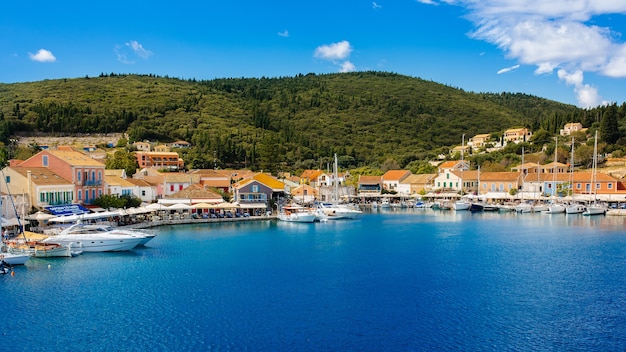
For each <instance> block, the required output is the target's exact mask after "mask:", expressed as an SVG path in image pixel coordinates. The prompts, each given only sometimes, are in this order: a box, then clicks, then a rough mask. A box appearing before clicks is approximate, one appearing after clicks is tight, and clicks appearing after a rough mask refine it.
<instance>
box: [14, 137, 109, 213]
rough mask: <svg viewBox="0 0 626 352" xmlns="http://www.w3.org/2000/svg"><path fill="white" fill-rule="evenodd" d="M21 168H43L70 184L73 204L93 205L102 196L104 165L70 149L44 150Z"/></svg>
mask: <svg viewBox="0 0 626 352" xmlns="http://www.w3.org/2000/svg"><path fill="white" fill-rule="evenodd" d="M19 166H21V167H45V168H48V169H50V170H52V171H53V172H54V173H55V174H57V175H59V176H61V177H63V178H64V179H66V180H68V181H70V182H72V183H73V184H74V185H75V186H74V187H75V190H76V192H75V193H74V194H75V195H76V196H75V197H76V198H75V200H74V201H75V202H76V203H79V204H86V205H88V204H93V201H94V199H96V198H98V197H101V196H102V194H104V182H103V178H104V164H103V163H101V162H99V161H97V160H94V159H92V158H90V157H89V156H88V155H85V154H83V153H81V152H78V151H76V150H74V149H72V148H71V147H67V146H61V147H58V148H57V149H46V150H42V151H41V152H39V153H37V154H35V155H34V156H32V157H30V158H29V159H27V160H25V161H23V162H21V163H20V164H19Z"/></svg>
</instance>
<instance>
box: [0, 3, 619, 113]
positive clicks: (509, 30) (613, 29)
mask: <svg viewBox="0 0 626 352" xmlns="http://www.w3.org/2000/svg"><path fill="white" fill-rule="evenodd" d="M625 15H626V0H593V1H592V0H550V1H546V0H394V1H385V0H377V1H360V0H358V1H356V0H353V1H326V0H321V1H315V2H303V1H293V0H292V1H286V0H283V1H269V2H258V1H228V2H225V1H220V2H217V1H210V0H206V1H185V0H182V1H177V2H172V1H168V2H162V1H158V0H155V1H150V2H147V1H118V0H111V1H107V2H103V3H102V4H100V3H98V2H96V3H93V2H85V1H80V2H79V1H56V2H53V1H11V2H5V3H4V4H3V6H2V10H1V11H0V82H2V83H14V82H30V81H39V80H44V79H56V78H76V77H85V76H98V75H99V74H100V73H103V72H104V73H112V72H113V73H140V74H149V73H152V74H157V75H160V76H169V77H178V78H184V79H188V78H195V79H198V80H202V79H213V78H229V77H284V76H288V77H291V76H295V75H298V74H301V73H302V74H306V73H317V74H323V73H334V72H345V71H365V70H375V71H388V72H395V73H399V74H403V75H408V76H412V77H420V78H423V79H427V80H432V81H435V82H438V83H443V84H446V85H449V86H453V87H457V88H462V89H464V90H466V91H474V92H505V91H506V92H522V93H527V94H532V95H536V96H540V97H545V98H548V99H553V100H556V101H560V102H564V103H569V104H574V105H578V106H581V107H588V106H592V107H593V106H597V105H599V104H603V103H606V102H617V103H618V104H621V103H623V102H625V101H626V94H625V92H626V89H625V88H626V44H625V40H624V35H626V16H625Z"/></svg>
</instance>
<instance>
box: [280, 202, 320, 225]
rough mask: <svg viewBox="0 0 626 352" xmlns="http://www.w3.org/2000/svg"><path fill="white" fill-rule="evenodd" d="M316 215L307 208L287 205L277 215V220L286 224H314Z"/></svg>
mask: <svg viewBox="0 0 626 352" xmlns="http://www.w3.org/2000/svg"><path fill="white" fill-rule="evenodd" d="M316 219H317V214H316V213H315V212H313V211H311V210H310V209H308V208H305V207H302V206H297V205H288V206H285V207H283V208H282V211H281V212H280V213H279V214H278V220H281V221H288V222H315V220H316Z"/></svg>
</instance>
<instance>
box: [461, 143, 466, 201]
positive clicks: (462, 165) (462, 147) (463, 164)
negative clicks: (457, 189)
mask: <svg viewBox="0 0 626 352" xmlns="http://www.w3.org/2000/svg"><path fill="white" fill-rule="evenodd" d="M464 155H465V134H463V136H462V137H461V196H463V169H465V163H464V162H463V156H464Z"/></svg>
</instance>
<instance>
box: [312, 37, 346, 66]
mask: <svg viewBox="0 0 626 352" xmlns="http://www.w3.org/2000/svg"><path fill="white" fill-rule="evenodd" d="M350 52H352V47H351V46H350V43H349V42H348V41H347V40H344V41H341V42H338V43H333V44H328V45H321V46H318V47H317V49H315V53H314V54H313V55H314V56H315V57H316V58H319V59H324V60H331V61H334V60H344V59H346V58H347V57H348V56H350Z"/></svg>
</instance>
